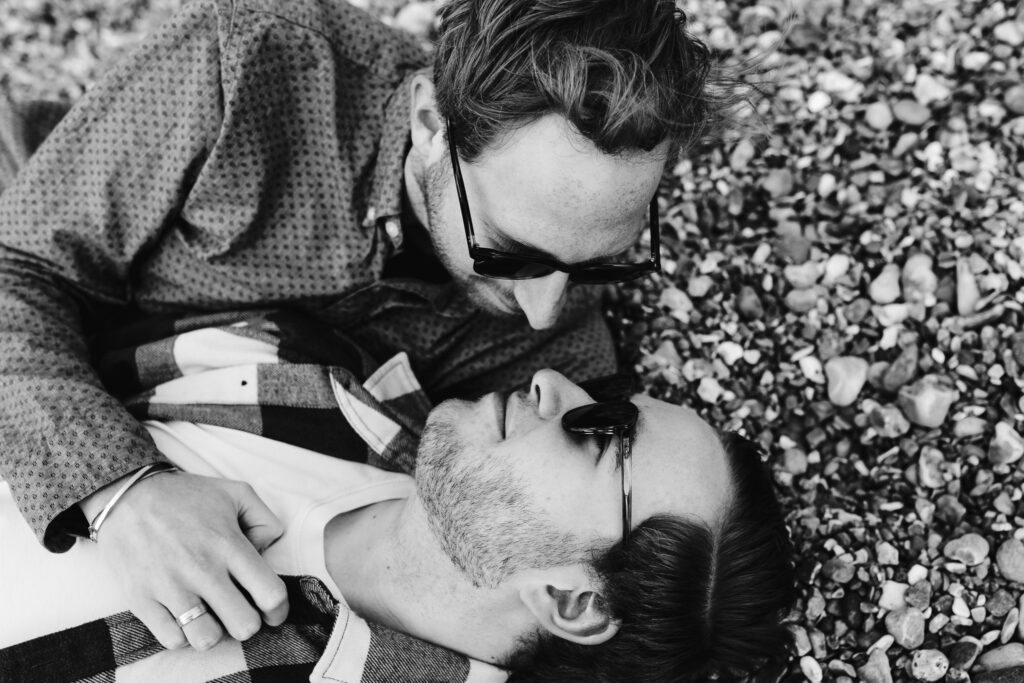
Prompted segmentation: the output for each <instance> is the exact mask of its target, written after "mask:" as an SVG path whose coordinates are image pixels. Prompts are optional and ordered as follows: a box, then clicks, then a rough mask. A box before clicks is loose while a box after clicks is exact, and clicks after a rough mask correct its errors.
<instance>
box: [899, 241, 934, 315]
mask: <svg viewBox="0 0 1024 683" xmlns="http://www.w3.org/2000/svg"><path fill="white" fill-rule="evenodd" d="M900 281H901V282H902V284H903V297H904V298H905V299H906V300H907V301H921V302H924V303H925V304H926V305H931V303H934V301H935V291H936V290H937V289H938V288H939V277H938V275H936V274H935V270H934V269H933V268H932V257H931V256H928V255H927V254H914V255H913V256H911V257H910V258H908V259H907V262H906V263H904V264H903V272H902V273H901V274H900ZM929 302H931V303H929Z"/></svg>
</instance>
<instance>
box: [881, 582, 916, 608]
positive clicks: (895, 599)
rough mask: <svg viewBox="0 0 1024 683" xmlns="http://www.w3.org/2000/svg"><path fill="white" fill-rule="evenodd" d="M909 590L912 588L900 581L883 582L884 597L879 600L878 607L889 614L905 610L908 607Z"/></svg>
mask: <svg viewBox="0 0 1024 683" xmlns="http://www.w3.org/2000/svg"><path fill="white" fill-rule="evenodd" d="M909 588H910V586H908V585H907V584H905V583H901V582H899V581H885V582H883V583H882V595H881V596H880V597H879V598H878V606H879V607H880V608H882V609H884V610H886V611H889V612H893V611H895V610H899V609H903V608H904V607H906V606H907V600H906V594H907V589H909Z"/></svg>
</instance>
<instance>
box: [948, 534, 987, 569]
mask: <svg viewBox="0 0 1024 683" xmlns="http://www.w3.org/2000/svg"><path fill="white" fill-rule="evenodd" d="M988 552H989V544H988V541H986V540H985V537H984V536H982V535H980V534H975V533H969V534H964V535H963V536H961V537H960V538H955V539H953V540H952V541H950V542H949V543H947V544H946V545H945V547H944V548H943V549H942V554H943V555H945V556H946V557H948V558H949V559H951V560H957V561H959V562H963V563H964V564H966V565H967V566H968V567H975V566H977V565H979V564H981V563H982V562H983V561H984V560H985V558H986V557H988Z"/></svg>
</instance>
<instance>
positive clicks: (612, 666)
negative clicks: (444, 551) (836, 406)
mask: <svg viewBox="0 0 1024 683" xmlns="http://www.w3.org/2000/svg"><path fill="white" fill-rule="evenodd" d="M722 445H723V446H724V448H725V452H726V454H727V455H726V457H727V458H728V461H729V466H730V471H731V474H732V479H733V483H734V491H735V494H734V499H733V501H732V504H731V507H730V509H729V510H728V512H727V513H726V515H725V518H724V520H723V521H722V524H721V526H720V527H719V528H718V529H717V530H715V529H711V528H710V527H708V526H707V525H705V524H703V523H702V522H699V521H695V520H692V519H684V518H681V517H673V516H659V517H652V518H650V519H648V520H645V521H644V522H643V524H641V525H640V526H639V527H637V529H636V530H635V531H634V532H633V533H632V534H630V536H629V538H628V539H627V541H626V542H625V543H621V542H620V543H618V544H616V545H615V546H613V547H612V548H611V549H610V550H609V551H607V552H606V553H604V554H603V555H602V556H601V557H599V558H598V559H597V560H596V562H595V567H594V568H595V570H596V571H597V573H598V575H599V576H600V577H601V579H603V582H604V585H605V591H604V597H605V599H606V601H607V606H608V608H609V610H610V611H611V613H612V615H613V616H614V617H615V618H617V619H619V620H620V621H621V626H620V629H619V632H618V633H617V634H616V635H615V636H614V637H613V638H611V639H610V640H609V641H608V642H606V643H604V644H602V645H591V646H586V645H577V644H576V643H572V642H569V641H567V640H563V639H561V638H557V637H555V636H551V635H544V636H541V637H540V638H539V639H538V640H537V641H535V642H534V643H531V645H532V652H529V653H525V652H524V653H520V658H518V659H517V660H516V661H515V664H516V665H517V666H518V669H517V670H516V671H515V672H514V673H513V675H512V678H511V680H512V681H515V682H516V683H523V682H527V681H529V682H534V681H547V682H555V681H557V682H559V683H568V682H572V681H581V682H583V681H586V682H587V683H594V682H601V681H607V682H609V683H611V682H619V681H630V682H631V683H646V682H649V681H673V682H688V681H707V680H712V679H717V680H719V681H730V680H742V679H743V678H744V677H746V676H748V675H750V674H751V673H753V672H755V671H757V670H758V669H760V668H761V667H764V666H769V665H775V664H779V663H780V662H781V661H784V660H786V659H787V658H788V657H789V654H788V645H789V643H790V642H791V639H790V635H789V631H788V630H787V629H786V628H785V626H784V625H783V624H782V623H781V620H782V617H783V615H784V613H785V611H786V610H787V609H788V608H789V607H790V606H791V605H792V604H793V602H794V600H795V598H796V587H795V574H794V569H793V564H792V555H793V548H792V544H791V542H790V540H789V534H788V532H787V530H786V527H785V524H784V521H783V517H782V511H781V508H780V506H779V503H778V500H777V499H776V497H775V493H774V488H773V486H772V481H771V474H770V473H769V471H768V469H767V467H766V466H765V465H764V464H763V463H762V462H761V458H760V455H759V452H758V450H757V447H756V446H754V445H753V444H752V443H751V442H750V441H748V440H747V439H745V438H743V437H741V436H739V435H737V434H731V433H729V434H725V435H723V436H722ZM524 656H525V658H524Z"/></svg>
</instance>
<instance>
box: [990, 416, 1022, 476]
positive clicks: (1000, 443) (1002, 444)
mask: <svg viewBox="0 0 1024 683" xmlns="http://www.w3.org/2000/svg"><path fill="white" fill-rule="evenodd" d="M1021 456H1024V437H1021V435H1020V434H1019V433H1018V432H1017V430H1016V429H1014V428H1013V427H1012V426H1011V425H1010V424H1009V423H1007V422H1002V421H1000V422H997V423H996V433H995V435H994V436H993V437H992V441H990V442H989V444H988V459H989V461H990V462H992V463H993V464H996V465H1009V464H1012V463H1015V462H1017V461H1018V460H1020V459H1021Z"/></svg>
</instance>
